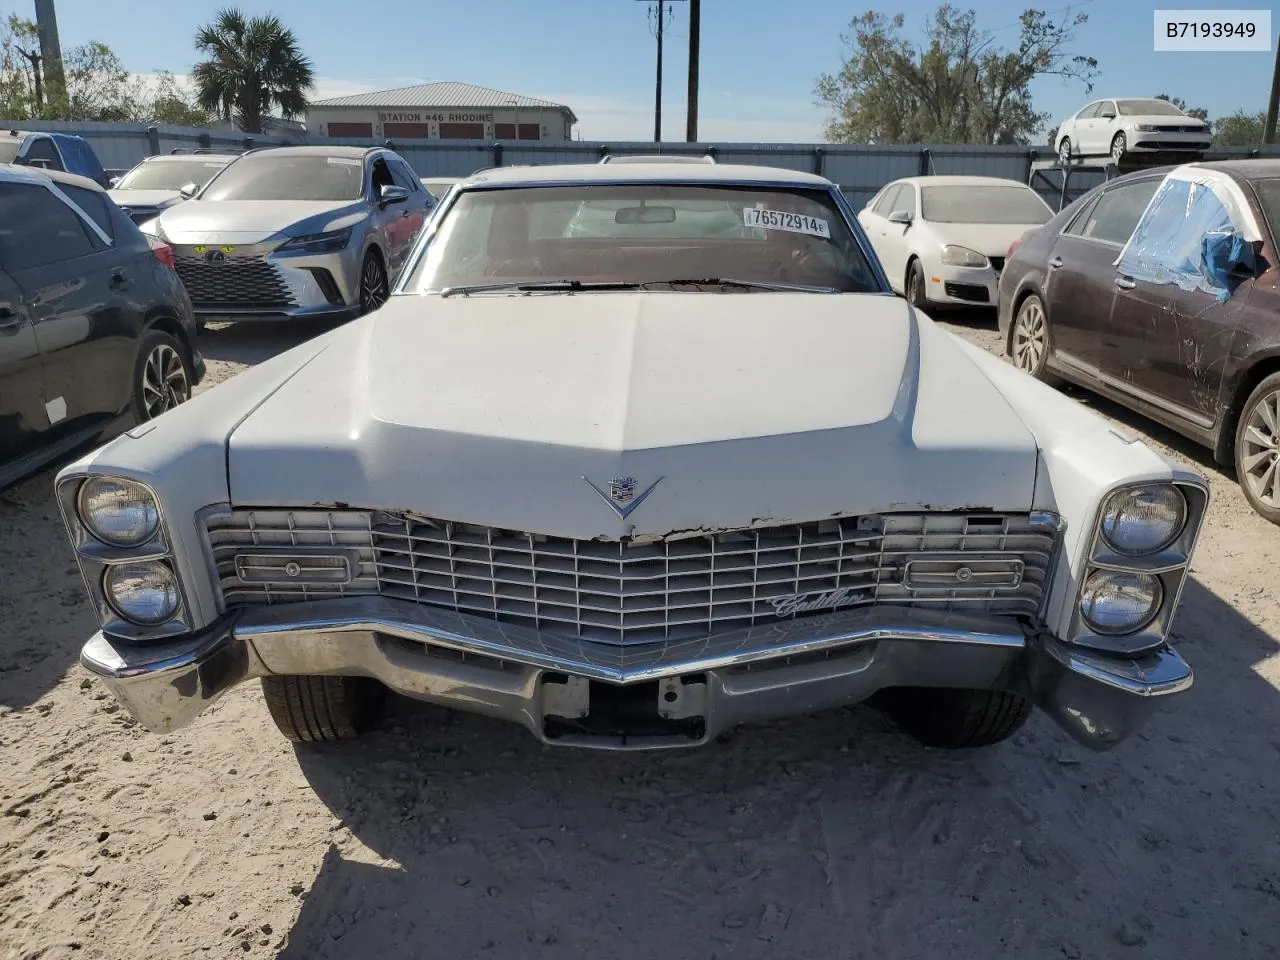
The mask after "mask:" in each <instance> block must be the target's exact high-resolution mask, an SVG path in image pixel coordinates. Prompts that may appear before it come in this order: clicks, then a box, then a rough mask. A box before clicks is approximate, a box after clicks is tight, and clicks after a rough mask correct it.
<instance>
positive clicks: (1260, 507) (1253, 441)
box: [1235, 373, 1280, 524]
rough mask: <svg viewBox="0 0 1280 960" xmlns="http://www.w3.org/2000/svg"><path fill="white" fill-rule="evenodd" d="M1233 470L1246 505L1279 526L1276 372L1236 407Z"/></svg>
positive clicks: (1279, 387)
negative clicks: (1237, 412)
mask: <svg viewBox="0 0 1280 960" xmlns="http://www.w3.org/2000/svg"><path fill="white" fill-rule="evenodd" d="M1235 467H1236V478H1237V479H1238V480H1239V481H1240V489H1241V490H1243V491H1244V496H1245V499H1246V500H1248V501H1249V506H1251V507H1253V509H1254V510H1256V511H1257V512H1258V514H1259V515H1260V516H1262V517H1263V518H1264V519H1267V520H1270V521H1271V522H1272V523H1275V524H1280V373H1273V374H1271V376H1269V377H1267V378H1265V379H1264V380H1263V381H1262V382H1261V383H1260V384H1258V385H1257V386H1256V387H1254V389H1253V392H1252V393H1251V394H1249V399H1247V400H1246V401H1245V402H1244V406H1243V407H1241V408H1240V419H1239V421H1238V422H1237V423H1236V443H1235Z"/></svg>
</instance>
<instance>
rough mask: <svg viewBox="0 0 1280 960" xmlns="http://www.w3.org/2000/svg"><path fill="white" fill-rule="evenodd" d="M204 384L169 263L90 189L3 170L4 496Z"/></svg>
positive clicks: (0, 412) (183, 298)
mask: <svg viewBox="0 0 1280 960" xmlns="http://www.w3.org/2000/svg"><path fill="white" fill-rule="evenodd" d="M203 375H204V360H203V359H202V358H201V356H200V353H199V351H197V349H196V326H195V321H194V319H193V318H192V313H191V301H190V299H189V298H188V297H187V294H186V291H185V290H184V289H183V287H182V284H181V282H180V281H179V280H178V276H177V274H176V273H175V272H174V270H173V251H172V250H170V249H169V247H168V246H166V245H165V244H162V243H160V242H159V241H157V240H154V239H148V238H147V237H145V236H143V234H142V233H141V232H140V231H139V230H138V228H137V227H136V226H135V225H134V224H133V222H132V221H131V220H130V219H129V218H128V217H127V216H126V215H125V214H124V212H123V211H122V210H121V209H120V208H119V207H117V206H116V205H115V204H114V203H112V202H111V200H110V199H109V198H108V197H107V194H106V191H105V190H103V189H102V188H101V187H99V186H98V185H97V184H96V183H94V182H93V181H91V180H87V179H85V178H83V177H77V176H73V175H71V174H66V173H45V172H42V171H38V170H34V169H30V168H27V167H21V166H5V167H0V489H2V488H3V487H5V486H7V485H8V484H10V483H12V482H13V481H15V480H17V479H18V478H20V477H22V476H23V475H25V474H27V473H29V472H31V471H33V470H35V469H38V468H39V467H41V466H44V465H45V464H47V463H48V462H49V461H51V460H53V459H54V458H56V457H59V456H61V455H63V454H65V453H68V452H70V451H71V450H73V449H75V448H77V447H80V446H82V445H85V444H87V443H90V442H93V441H97V440H104V439H106V438H107V437H109V436H111V435H113V434H115V433H118V432H119V431H121V430H123V429H127V428H128V427H130V426H132V425H134V424H135V423H137V422H139V421H142V420H149V419H151V418H152V417H155V416H158V415H159V414H161V413H163V412H164V411H165V410H168V409H169V408H170V407H172V406H174V405H175V404H178V403H181V402H183V401H184V400H186V399H187V398H188V397H190V396H191V389H192V387H193V386H194V385H195V384H196V383H198V382H199V380H200V378H201V377H202V376H203Z"/></svg>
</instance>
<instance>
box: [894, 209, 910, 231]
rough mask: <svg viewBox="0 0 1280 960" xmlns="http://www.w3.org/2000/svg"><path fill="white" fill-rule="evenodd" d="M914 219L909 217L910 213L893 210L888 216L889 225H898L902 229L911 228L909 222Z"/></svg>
mask: <svg viewBox="0 0 1280 960" xmlns="http://www.w3.org/2000/svg"><path fill="white" fill-rule="evenodd" d="M914 219H915V218H914V217H912V216H911V214H910V212H908V211H906V210H895V211H893V213H891V214H889V222H890V223H900V224H902V225H903V226H904V227H909V226H911V221H912V220H914Z"/></svg>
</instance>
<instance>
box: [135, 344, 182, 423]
mask: <svg viewBox="0 0 1280 960" xmlns="http://www.w3.org/2000/svg"><path fill="white" fill-rule="evenodd" d="M193 380H194V377H192V375H191V364H190V362H189V361H188V360H187V352H186V350H185V349H183V347H182V344H180V343H179V342H178V341H177V340H176V339H175V338H174V337H173V336H171V335H170V334H167V333H164V332H163V331H161V330H152V331H150V332H149V333H148V334H147V335H146V336H145V337H143V338H142V344H141V346H140V347H139V348H138V358H137V360H135V361H134V365H133V415H134V417H135V418H136V419H137V421H138V422H139V423H143V422H145V421H147V420H154V419H155V418H156V417H158V416H160V414H162V413H165V412H166V411H168V410H172V409H173V408H174V407H176V406H178V405H179V404H182V403H186V402H187V401H188V400H190V399H191V383H192V381H193Z"/></svg>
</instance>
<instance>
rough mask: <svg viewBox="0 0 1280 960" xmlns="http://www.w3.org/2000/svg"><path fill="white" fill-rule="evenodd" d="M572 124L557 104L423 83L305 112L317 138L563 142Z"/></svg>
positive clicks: (569, 113) (572, 117)
mask: <svg viewBox="0 0 1280 960" xmlns="http://www.w3.org/2000/svg"><path fill="white" fill-rule="evenodd" d="M577 122H578V118H577V117H576V116H575V115H574V113H573V111H572V110H570V109H569V108H568V107H567V106H565V105H564V104H563V103H552V102H551V101H550V100H539V99H538V98H536V97H526V96H523V95H521V94H518V93H507V92H505V91H502V90H490V89H489V88H487V87H477V86H474V85H473V84H470V83H423V84H419V85H418V86H416V87H399V88H397V89H395V90H377V91H374V92H372V93H358V94H355V95H354V96H350V97H335V98H333V99H331V100H319V101H316V102H315V103H312V104H310V105H309V106H308V107H307V129H308V130H309V131H310V132H311V133H313V134H318V135H320V136H322V137H377V138H388V139H393V140H394V139H397V138H400V139H431V140H537V141H543V142H563V141H565V140H571V139H573V137H572V131H573V125H574V124H575V123H577Z"/></svg>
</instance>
